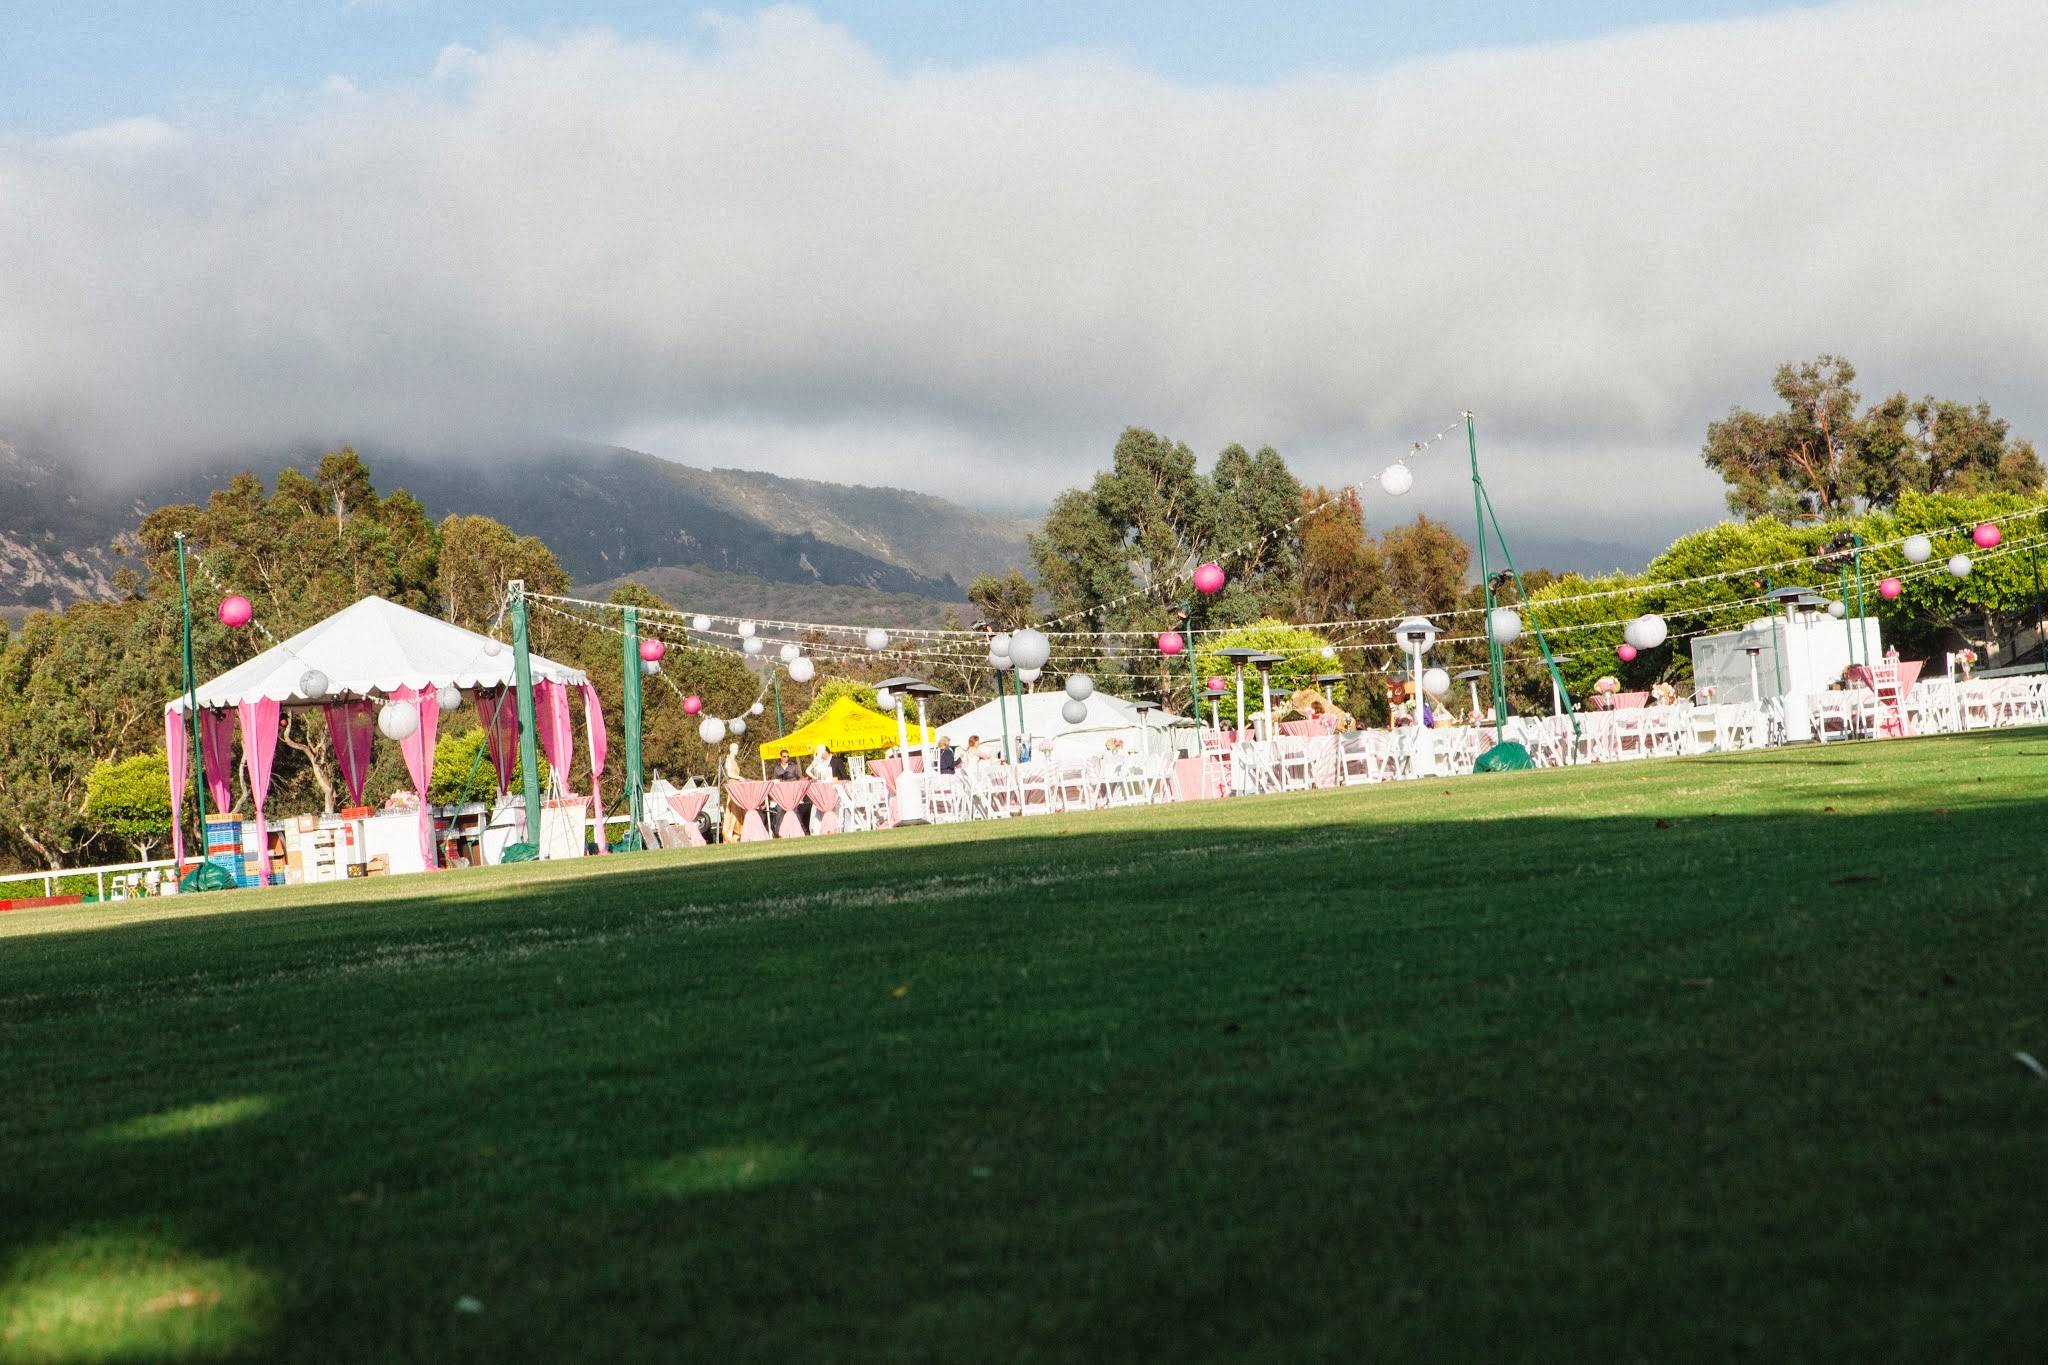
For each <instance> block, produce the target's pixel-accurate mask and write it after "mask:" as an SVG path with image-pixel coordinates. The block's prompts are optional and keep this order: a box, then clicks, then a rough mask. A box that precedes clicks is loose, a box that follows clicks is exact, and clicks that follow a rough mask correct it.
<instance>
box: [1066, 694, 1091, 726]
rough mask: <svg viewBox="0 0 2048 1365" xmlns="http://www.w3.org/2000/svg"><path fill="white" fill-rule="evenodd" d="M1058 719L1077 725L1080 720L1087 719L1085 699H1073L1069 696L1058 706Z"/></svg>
mask: <svg viewBox="0 0 2048 1365" xmlns="http://www.w3.org/2000/svg"><path fill="white" fill-rule="evenodd" d="M1060 719H1061V720H1063V721H1065V722H1066V723H1067V724H1069V725H1079V724H1080V723H1081V722H1082V721H1084V720H1086V719H1088V703H1087V702H1085V701H1074V700H1073V699H1072V698H1069V699H1068V700H1067V701H1066V702H1065V703H1064V704H1063V705H1062V706H1061V707H1060Z"/></svg>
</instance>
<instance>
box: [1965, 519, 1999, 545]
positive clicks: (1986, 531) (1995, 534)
mask: <svg viewBox="0 0 2048 1365" xmlns="http://www.w3.org/2000/svg"><path fill="white" fill-rule="evenodd" d="M1970 539H1971V540H1974V541H1976V542H1977V548H1978V549H1980V550H1989V549H1993V548H1995V547H1996V546H1997V544H1998V542H1999V541H2001V540H2004V539H2005V533H2004V532H2003V531H2001V530H1999V529H1998V528H1997V527H1996V526H1994V525H1993V524H1991V523H1990V522H1988V521H1987V522H1985V523H1984V524H1983V525H1982V526H1979V527H1978V528H1977V529H1976V530H1974V531H1972V532H1971V533H1970Z"/></svg>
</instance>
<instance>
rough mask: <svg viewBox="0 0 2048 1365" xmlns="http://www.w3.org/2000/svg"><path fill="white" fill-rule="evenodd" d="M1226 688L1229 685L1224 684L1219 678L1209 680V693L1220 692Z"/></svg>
mask: <svg viewBox="0 0 2048 1365" xmlns="http://www.w3.org/2000/svg"><path fill="white" fill-rule="evenodd" d="M1227 686H1229V684H1228V683H1226V682H1224V681H1223V679H1221V678H1211V679H1209V690H1210V691H1211V692H1221V691H1222V690H1223V689H1224V688H1225V687H1227Z"/></svg>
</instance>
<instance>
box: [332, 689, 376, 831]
mask: <svg viewBox="0 0 2048 1365" xmlns="http://www.w3.org/2000/svg"><path fill="white" fill-rule="evenodd" d="M320 713H321V714H322V715H324V716H326V717H327V738H328V740H329V742H331V743H332V744H333V745H334V762H335V764H336V766H338V767H339V768H340V769H341V782H342V785H343V786H345V787H347V788H348V803H349V804H350V805H351V806H360V805H362V804H363V782H364V780H365V779H366V778H368V777H369V775H370V746H371V745H372V744H374V743H375V742H376V739H377V708H376V706H375V704H373V703H371V702H367V701H331V702H329V703H327V705H325V706H323V707H322V708H320Z"/></svg>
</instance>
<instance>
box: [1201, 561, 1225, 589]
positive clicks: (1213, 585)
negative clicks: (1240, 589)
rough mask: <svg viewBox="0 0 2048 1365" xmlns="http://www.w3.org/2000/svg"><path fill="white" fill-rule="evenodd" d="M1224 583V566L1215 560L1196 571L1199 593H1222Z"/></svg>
mask: <svg viewBox="0 0 2048 1365" xmlns="http://www.w3.org/2000/svg"><path fill="white" fill-rule="evenodd" d="M1224 582H1225V578H1224V573H1223V566H1222V565H1221V564H1218V563H1217V562H1216V561H1215V560H1213V559H1212V560H1210V561H1209V562H1208V563H1207V564H1204V565H1203V566H1202V567H1201V568H1199V569H1196V570H1195V590H1196V591H1197V592H1222V591H1223V584H1224Z"/></svg>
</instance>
